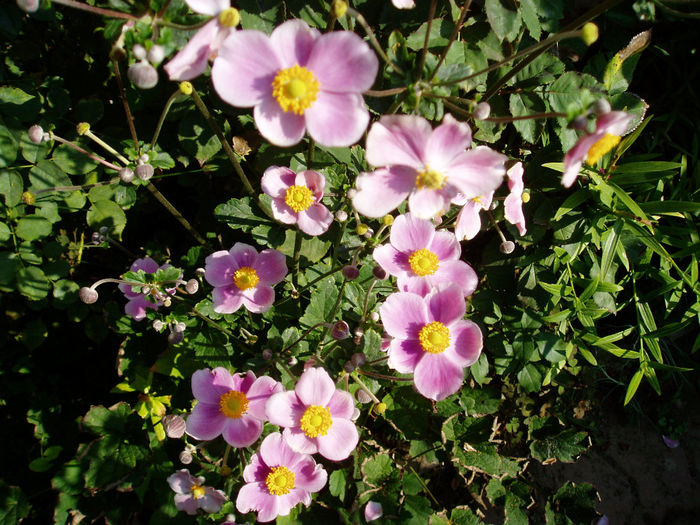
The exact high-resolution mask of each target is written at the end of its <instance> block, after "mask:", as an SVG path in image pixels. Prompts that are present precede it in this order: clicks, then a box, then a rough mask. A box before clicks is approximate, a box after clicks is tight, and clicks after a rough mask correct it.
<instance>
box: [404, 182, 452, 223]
mask: <svg viewBox="0 0 700 525" xmlns="http://www.w3.org/2000/svg"><path fill="white" fill-rule="evenodd" d="M450 190H452V191H450ZM454 193H455V191H454V189H453V188H451V187H450V186H449V185H447V186H445V187H444V188H443V189H441V190H431V189H429V188H421V189H419V190H416V191H414V192H413V193H411V194H410V195H409V196H408V209H409V210H411V214H413V215H415V216H416V217H418V218H421V219H431V218H433V217H439V216H441V215H443V214H444V213H445V212H446V211H447V210H449V209H450V200H451V199H452V197H453V196H454Z"/></svg>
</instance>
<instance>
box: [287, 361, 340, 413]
mask: <svg viewBox="0 0 700 525" xmlns="http://www.w3.org/2000/svg"><path fill="white" fill-rule="evenodd" d="M294 391H295V392H296V393H297V397H299V400H300V401H301V402H302V403H304V404H305V405H308V406H310V405H319V406H322V407H325V406H326V405H328V402H329V401H330V400H331V397H332V396H333V394H334V393H335V383H334V382H333V380H332V379H331V376H329V375H328V372H326V371H325V369H323V368H307V369H306V370H305V371H304V373H303V374H301V377H300V378H299V381H297V385H296V387H295V388H294Z"/></svg>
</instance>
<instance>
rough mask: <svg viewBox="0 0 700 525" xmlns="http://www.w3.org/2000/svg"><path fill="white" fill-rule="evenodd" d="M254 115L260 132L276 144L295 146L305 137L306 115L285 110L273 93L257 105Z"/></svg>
mask: <svg viewBox="0 0 700 525" xmlns="http://www.w3.org/2000/svg"><path fill="white" fill-rule="evenodd" d="M253 116H254V117H255V125H256V126H257V127H258V131H260V134H261V135H262V136H263V137H265V138H266V139H267V140H269V141H270V142H271V143H272V144H274V145H275V146H281V147H288V146H293V145H294V144H297V143H299V141H301V139H302V138H304V133H305V132H306V121H305V119H304V115H297V114H296V113H293V112H291V111H284V110H283V109H282V107H281V106H280V105H279V102H277V99H275V98H274V97H272V95H269V96H267V97H265V98H264V99H263V100H262V102H260V103H259V104H257V105H256V106H255V109H254V110H253Z"/></svg>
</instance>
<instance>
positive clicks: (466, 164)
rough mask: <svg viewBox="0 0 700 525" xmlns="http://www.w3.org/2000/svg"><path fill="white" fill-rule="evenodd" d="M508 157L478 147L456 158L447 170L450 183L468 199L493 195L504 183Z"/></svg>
mask: <svg viewBox="0 0 700 525" xmlns="http://www.w3.org/2000/svg"><path fill="white" fill-rule="evenodd" d="M507 160H508V157H506V156H505V155H503V154H501V153H498V152H497V151H494V150H492V149H491V148H489V147H487V146H477V147H476V148H474V149H472V150H469V151H467V152H465V153H461V154H460V155H458V156H457V157H455V158H454V159H453V160H452V162H451V163H450V165H449V167H448V168H447V169H446V170H445V175H446V176H447V177H448V180H449V183H450V184H452V185H453V186H454V187H456V188H457V190H458V191H459V192H460V193H462V194H463V195H464V196H465V197H466V198H468V199H473V198H474V197H481V196H483V195H486V194H488V193H491V192H492V191H494V190H495V189H496V188H498V187H499V186H500V185H501V183H502V182H503V177H504V176H505V174H506V166H505V163H506V161H507Z"/></svg>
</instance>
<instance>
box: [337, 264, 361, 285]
mask: <svg viewBox="0 0 700 525" xmlns="http://www.w3.org/2000/svg"><path fill="white" fill-rule="evenodd" d="M341 273H342V274H343V277H345V279H347V280H348V281H353V280H355V279H357V278H358V277H359V276H360V270H358V269H357V266H355V265H354V264H346V265H345V266H343V269H342V270H341Z"/></svg>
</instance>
